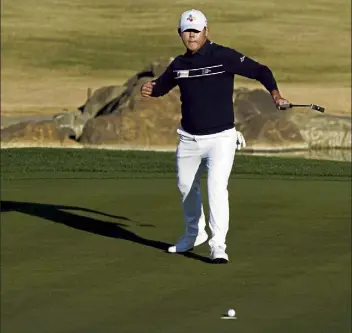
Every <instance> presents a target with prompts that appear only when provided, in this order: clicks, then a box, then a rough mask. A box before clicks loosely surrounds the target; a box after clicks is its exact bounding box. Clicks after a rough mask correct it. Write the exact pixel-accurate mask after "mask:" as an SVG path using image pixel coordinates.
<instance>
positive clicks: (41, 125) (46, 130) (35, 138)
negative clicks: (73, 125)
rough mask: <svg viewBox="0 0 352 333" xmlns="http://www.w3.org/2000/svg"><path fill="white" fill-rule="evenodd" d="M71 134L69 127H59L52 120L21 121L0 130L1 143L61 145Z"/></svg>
mask: <svg viewBox="0 0 352 333" xmlns="http://www.w3.org/2000/svg"><path fill="white" fill-rule="evenodd" d="M72 134H73V132H72V131H71V130H70V129H69V128H63V129H60V128H59V127H58V126H57V125H56V123H55V122H54V121H40V122H22V123H18V124H15V125H12V126H9V127H7V128H5V129H3V130H1V143H2V144H3V143H5V144H14V143H26V142H31V143H33V144H37V145H45V144H52V143H55V144H60V145H61V144H62V143H65V144H67V140H68V139H69V136H70V135H72ZM71 141H72V140H71Z"/></svg>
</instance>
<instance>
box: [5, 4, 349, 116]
mask: <svg viewBox="0 0 352 333" xmlns="http://www.w3.org/2000/svg"><path fill="white" fill-rule="evenodd" d="M190 6H193V7H196V8H200V9H202V10H203V11H204V12H205V13H206V14H207V16H208V20H209V24H210V29H211V35H210V36H211V38H212V39H213V40H214V41H216V42H218V43H221V44H226V45H229V46H232V47H234V48H236V49H238V50H239V51H242V52H243V53H245V54H246V55H247V56H251V57H253V58H255V59H256V60H258V61H260V62H263V63H265V64H267V65H268V66H269V67H271V68H272V70H273V71H274V73H275V75H276V77H277V80H278V81H279V83H280V87H281V89H282V91H283V92H284V95H285V96H287V98H291V99H292V100H293V99H294V100H297V102H301V101H302V102H309V103H310V102H313V103H317V104H322V105H324V106H326V107H327V108H328V109H330V110H331V112H339V113H340V112H350V104H351V103H350V89H349V88H350V83H351V47H350V46H351V40H350V38H351V33H350V26H351V18H350V15H349V13H350V8H351V4H350V2H349V1H347V0H334V1H331V0H329V1H327V0H311V1H309V2H306V1H304V0H296V1H294V2H288V1H287V0H272V1H260V0H256V1H246V0H223V1H219V2H217V1H213V0H203V1H195V2H192V4H191V5H190V3H189V2H188V1H185V0H173V1H172V0H164V1H160V0H135V1H133V2H130V3H126V2H125V1H122V0H101V1H100V2H99V4H98V3H97V2H96V1H95V0H70V1H68V0H16V1H9V0H5V2H4V3H3V5H2V40H1V44H2V55H1V57H2V73H1V79H2V92H1V94H2V96H1V104H2V105H1V106H2V112H3V114H7V115H8V114H9V113H10V114H11V115H12V114H14V113H16V111H17V112H25V113H36V112H39V113H57V112H60V111H63V110H65V109H72V108H76V107H77V106H79V105H80V104H81V103H83V102H84V101H85V98H86V90H87V88H88V87H91V88H93V89H96V88H98V87H101V86H104V85H110V84H120V83H122V82H124V81H125V80H126V79H127V78H128V77H129V76H130V75H132V74H133V73H134V72H136V71H138V70H140V69H141V68H143V67H144V66H145V65H147V64H148V63H150V62H151V61H153V60H155V59H156V58H159V57H169V56H174V55H175V54H178V53H180V52H183V49H182V45H181V43H180V41H179V39H178V37H177V35H176V30H175V29H176V26H177V21H178V17H179V14H180V13H181V12H182V11H183V10H185V9H188V8H189V7H190ZM238 82H239V83H240V84H241V85H243V84H245V85H246V86H251V85H254V86H255V84H254V83H252V82H249V81H247V80H244V79H240V80H238Z"/></svg>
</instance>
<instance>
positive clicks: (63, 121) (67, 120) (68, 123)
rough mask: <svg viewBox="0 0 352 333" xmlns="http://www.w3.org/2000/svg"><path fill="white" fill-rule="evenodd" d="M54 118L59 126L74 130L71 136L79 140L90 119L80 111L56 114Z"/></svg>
mask: <svg viewBox="0 0 352 333" xmlns="http://www.w3.org/2000/svg"><path fill="white" fill-rule="evenodd" d="M53 120H54V122H55V123H56V126H58V127H59V128H61V129H66V128H67V129H70V130H71V132H72V135H71V138H72V139H75V140H78V139H79V137H80V136H81V134H82V131H83V127H84V125H85V124H86V122H87V120H88V119H87V118H86V117H84V116H83V115H82V114H81V113H80V112H79V113H78V112H67V113H60V114H58V115H55V116H54V118H53Z"/></svg>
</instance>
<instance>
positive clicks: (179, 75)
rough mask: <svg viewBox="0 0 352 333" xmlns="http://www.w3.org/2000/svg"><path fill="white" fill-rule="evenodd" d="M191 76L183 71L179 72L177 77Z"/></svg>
mask: <svg viewBox="0 0 352 333" xmlns="http://www.w3.org/2000/svg"><path fill="white" fill-rule="evenodd" d="M188 76H189V71H186V70H183V71H177V77H188Z"/></svg>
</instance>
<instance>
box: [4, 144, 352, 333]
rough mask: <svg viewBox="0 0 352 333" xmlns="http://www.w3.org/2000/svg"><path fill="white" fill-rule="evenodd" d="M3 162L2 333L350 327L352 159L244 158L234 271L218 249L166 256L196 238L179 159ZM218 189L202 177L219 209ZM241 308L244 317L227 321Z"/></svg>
mask: <svg viewBox="0 0 352 333" xmlns="http://www.w3.org/2000/svg"><path fill="white" fill-rule="evenodd" d="M69 154H71V155H70V156H71V158H70V159H68V158H67V156H66V155H69ZM55 156H56V159H55V158H54V157H55ZM93 160H94V162H95V164H94V165H92V164H93V163H89V162H91V161H93ZM1 161H2V170H3V172H2V177H3V179H2V202H1V211H2V213H1V225H2V242H1V264H2V271H1V272H2V298H1V309H2V321H1V326H2V331H3V332H7V333H13V332H26V333H31V332H33V333H34V332H35V333H38V332H50V333H59V332H60V333H64V332H65V333H68V332H75V333H76V332H85V333H96V332H104V333H109V332H114V333H115V332H119V333H120V332H126V333H127V332H175V333H176V332H177V333H178V332H180V331H182V332H204V333H208V332H209V333H210V332H234V331H239V332H271V333H275V332H280V333H281V332H292V333H296V332H301V333H304V332H307V333H308V332H309V333H311V332H331V333H336V332H349V331H350V328H351V316H350V312H351V300H350V295H351V285H350V277H351V271H350V260H351V257H350V235H351V233H350V219H351V210H350V202H351V187H350V176H349V172H350V171H349V170H350V169H349V165H348V164H347V163H336V162H326V161H325V162H319V161H305V160H286V159H270V158H257V157H246V156H238V158H237V162H236V167H235V169H234V171H236V170H237V176H233V177H231V179H230V183H229V190H230V203H231V207H230V208H231V227H230V232H229V235H228V240H227V242H228V254H229V256H230V263H229V264H228V265H211V264H209V263H208V262H207V256H208V246H207V244H204V245H202V246H200V247H198V248H196V249H195V250H194V251H193V252H190V253H188V254H186V255H173V254H168V253H166V252H165V251H164V249H165V248H166V247H167V246H168V244H171V243H172V242H174V241H175V240H176V239H177V238H178V237H179V236H180V235H181V233H182V232H183V222H182V214H181V207H180V202H179V194H178V192H177V189H176V180H175V175H174V173H173V172H172V168H173V164H172V161H173V154H154V153H136V152H134V153H133V152H102V151H100V152H99V151H89V150H88V151H79V152H73V151H69V150H50V149H48V150H45V149H37V150H36V149H29V150H27V149H20V150H3V151H2V159H1ZM59 161H63V162H62V163H60V162H59ZM84 161H85V162H86V163H87V164H88V165H89V167H90V168H91V170H96V172H88V171H87V170H86V169H85V168H84ZM118 161H119V163H118ZM138 164H139V165H140V166H143V168H141V169H143V170H144V171H143V170H141V171H140V172H141V173H139V174H136V173H134V170H137V167H138ZM152 165H153V166H154V169H153V168H152ZM260 165H261V166H262V168H260V167H259V166H260ZM285 165H287V168H286V171H287V174H286V175H285V174H284V172H283V171H284V168H283V166H285ZM319 165H320V167H321V169H319V168H318V166H319ZM288 166H291V169H290V168H289V167H288ZM127 167H129V169H130V174H127V173H126V172H125V173H124V175H125V176H123V177H120V176H119V175H118V172H117V173H115V177H113V176H112V175H113V173H112V171H111V170H112V169H113V168H115V169H116V170H119V172H121V173H123V170H124V169H127ZM65 168H66V169H65ZM87 169H88V167H87ZM35 170H37V171H36V172H35ZM65 170H66V171H65ZM78 170H81V171H82V172H79V171H78ZM165 170H169V172H166V171H165ZM256 170H257V171H256ZM258 170H261V172H262V174H260V172H259V171H258ZM275 170H276V171H275ZM280 170H281V176H280ZM323 170H324V172H325V173H326V174H328V176H326V175H324V174H322V172H323ZM245 171H247V174H245V173H244V172H245ZM274 171H275V172H276V176H275V177H274V176H271V175H270V172H272V173H274ZM143 172H144V173H143ZM163 172H164V173H163ZM268 173H269V174H268ZM153 174H154V175H155V176H151V175H153ZM299 174H301V176H299ZM309 174H310V175H311V176H309ZM319 174H322V176H320V177H318V175H319ZM234 175H236V172H235V173H234ZM302 175H303V176H302ZM313 176H314V177H313ZM104 177H109V178H108V179H106V178H104ZM124 177H125V178H124ZM85 178H86V179H85ZM205 191H206V184H205V179H203V196H204V204H205V208H206V210H207V201H206V195H205ZM229 308H234V309H236V311H237V320H221V319H220V317H221V316H222V315H223V314H224V313H225V312H226V311H227V310H228V309H229Z"/></svg>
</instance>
